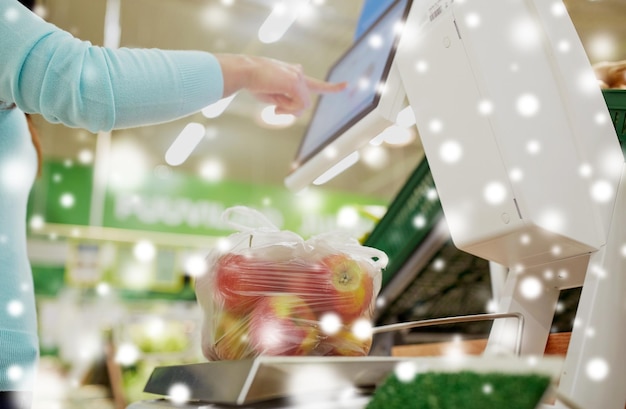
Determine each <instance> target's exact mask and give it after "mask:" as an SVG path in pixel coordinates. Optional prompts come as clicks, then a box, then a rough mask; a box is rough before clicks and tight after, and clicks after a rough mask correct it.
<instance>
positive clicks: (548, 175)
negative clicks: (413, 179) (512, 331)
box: [396, 0, 624, 266]
mask: <svg viewBox="0 0 626 409" xmlns="http://www.w3.org/2000/svg"><path fill="white" fill-rule="evenodd" d="M396 62H397V63H398V69H399V71H400V75H401V78H402V82H403V85H404V89H405V91H406V94H407V97H408V100H409V103H410V104H411V106H412V108H413V110H414V113H415V118H416V123H417V127H418V131H419V134H420V137H421V140H422V143H423V145H424V150H425V153H426V157H427V159H428V162H429V164H430V167H431V171H432V173H433V177H434V180H435V184H436V186H437V190H438V192H439V196H440V199H441V203H442V206H443V210H444V214H445V217H446V220H447V222H448V225H449V228H450V232H451V236H452V239H453V241H454V243H455V245H456V246H457V247H459V248H460V249H462V250H464V251H467V252H469V253H472V254H474V255H477V256H479V257H482V258H485V259H488V260H492V261H496V262H498V263H500V264H503V265H506V266H513V265H516V264H522V265H525V266H529V265H537V264H539V263H545V262H551V261H553V260H556V259H562V258H566V257H572V256H575V255H580V254H586V253H589V252H592V251H595V250H597V249H599V248H600V247H601V246H603V245H604V243H605V241H606V235H607V231H608V227H609V222H610V216H611V211H612V210H613V206H614V202H615V192H616V191H617V185H618V181H619V178H620V172H621V167H622V164H623V162H624V160H623V156H622V153H621V149H620V147H619V143H618V140H617V136H616V133H615V130H614V128H613V126H612V124H611V120H610V117H609V113H608V110H607V107H606V104H605V101H604V99H603V97H602V93H601V91H600V89H599V88H598V86H597V83H596V81H595V79H594V75H593V71H592V68H591V65H590V63H589V61H588V59H587V56H586V54H585V51H584V49H583V47H582V45H581V43H580V40H579V38H578V36H577V34H576V31H575V29H574V27H573V25H572V23H571V20H570V18H569V16H568V14H567V11H566V10H565V7H564V6H563V4H562V3H561V2H560V1H550V2H547V1H545V0H536V1H533V0H527V1H524V0H498V1H493V0H465V1H459V0H457V1H455V2H452V1H451V0H436V1H432V0H431V1H427V2H415V3H414V5H413V7H412V9H411V12H410V14H409V17H408V22H407V25H406V27H405V31H404V34H403V36H402V39H401V42H400V45H399V49H398V53H397V55H396Z"/></svg>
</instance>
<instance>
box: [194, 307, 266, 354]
mask: <svg viewBox="0 0 626 409" xmlns="http://www.w3.org/2000/svg"><path fill="white" fill-rule="evenodd" d="M213 319H214V322H213V333H212V336H211V338H210V340H211V345H210V346H209V348H207V349H206V350H205V348H203V353H204V355H205V356H206V357H207V358H208V359H209V360H233V359H243V358H250V357H253V356H254V350H253V349H252V347H251V346H250V342H249V335H248V321H249V317H248V316H245V315H244V316H238V315H236V314H233V313H232V312H228V311H225V310H222V311H219V312H218V313H216V314H215V316H214V317H213Z"/></svg>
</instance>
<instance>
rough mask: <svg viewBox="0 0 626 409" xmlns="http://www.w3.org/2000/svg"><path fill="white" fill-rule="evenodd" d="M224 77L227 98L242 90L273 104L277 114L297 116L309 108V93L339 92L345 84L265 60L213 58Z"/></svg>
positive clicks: (232, 56)
mask: <svg viewBox="0 0 626 409" xmlns="http://www.w3.org/2000/svg"><path fill="white" fill-rule="evenodd" d="M215 56H216V58H217V59H218V61H219V62H220V65H221V66H222V73H223V76H224V95H223V97H227V96H229V95H231V94H233V93H235V92H237V91H239V90H241V89H246V90H247V91H249V92H250V93H252V94H253V95H254V96H255V97H256V98H257V99H259V100H260V101H263V102H267V103H270V104H273V105H276V113H277V114H293V115H300V114H302V112H303V111H304V110H305V109H307V108H308V107H309V106H310V105H311V94H314V93H316V94H320V93H329V92H339V91H341V90H343V89H344V88H345V87H346V83H337V84H334V83H328V82H325V81H321V80H318V79H315V78H311V77H308V76H306V75H305V74H304V72H303V69H302V66H300V65H295V64H289V63H286V62H283V61H278V60H274V59H271V58H265V57H255V56H247V55H238V54H216V55H215Z"/></svg>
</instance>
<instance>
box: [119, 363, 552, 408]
mask: <svg viewBox="0 0 626 409" xmlns="http://www.w3.org/2000/svg"><path fill="white" fill-rule="evenodd" d="M405 362H411V363H413V364H414V368H415V369H416V370H417V371H419V372H427V371H438V372H445V371H458V370H461V369H463V370H470V371H475V372H481V373H484V372H495V371H497V372H504V373H529V372H532V373H540V374H546V375H548V376H550V377H551V378H552V379H554V380H556V379H558V377H559V374H560V371H561V366H562V359H560V358H543V359H529V358H527V357H526V358H520V357H498V356H493V357H486V356H483V357H470V356H464V357H455V358H451V357H422V358H400V357H376V356H369V357H258V358H255V359H249V360H240V361H220V362H207V363H198V364H190V365H174V366H165V367H158V368H156V369H155V370H154V371H153V373H152V375H151V377H150V379H149V380H148V382H147V384H146V387H145V389H144V392H147V393H153V394H155V395H160V396H161V397H160V398H156V399H154V400H148V401H142V402H137V403H133V404H131V405H130V406H128V409H158V408H183V409H201V408H203V409H210V408H228V407H231V408H232V407H233V406H236V407H241V408H255V409H265V408H280V409H287V408H293V409H296V408H297V409H306V408H311V409H312V408H316V409H340V408H341V409H362V408H365V407H366V406H367V403H368V401H369V399H370V397H371V394H372V393H373V391H374V388H375V386H376V385H378V384H380V382H382V381H383V380H384V379H385V378H386V377H387V376H389V374H391V373H392V372H393V371H394V369H395V368H396V366H397V365H398V364H400V363H405ZM180 385H185V386H186V387H187V388H188V389H187V390H188V392H189V395H188V399H186V401H185V402H179V401H176V400H175V399H176V398H175V397H174V396H169V394H170V391H172V387H173V386H180ZM172 395H173V394H172Z"/></svg>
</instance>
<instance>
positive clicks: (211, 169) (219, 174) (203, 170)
mask: <svg viewBox="0 0 626 409" xmlns="http://www.w3.org/2000/svg"><path fill="white" fill-rule="evenodd" d="M200 176H201V177H202V178H203V179H205V180H208V181H210V182H218V181H220V180H222V178H223V177H224V165H223V164H222V162H221V161H220V160H218V159H208V160H206V161H205V162H203V163H202V164H201V165H200Z"/></svg>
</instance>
